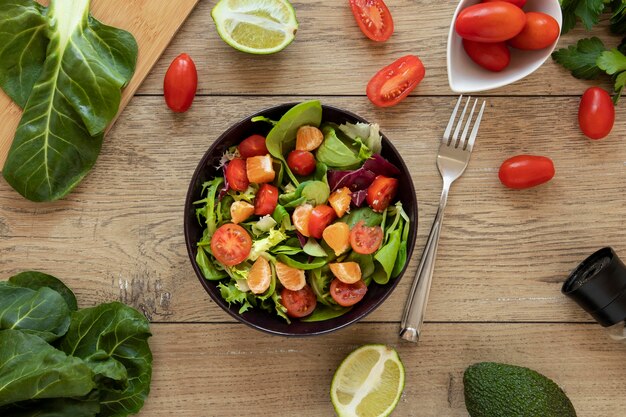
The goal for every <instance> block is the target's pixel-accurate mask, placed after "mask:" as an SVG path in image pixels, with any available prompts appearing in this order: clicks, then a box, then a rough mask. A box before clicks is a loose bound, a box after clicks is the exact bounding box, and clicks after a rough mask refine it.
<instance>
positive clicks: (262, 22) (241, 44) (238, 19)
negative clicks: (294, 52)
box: [211, 0, 298, 54]
mask: <svg viewBox="0 0 626 417" xmlns="http://www.w3.org/2000/svg"><path fill="white" fill-rule="evenodd" d="M211 16H212V17H213V21H214V22H215V26H216V27H217V33H218V34H219V35H220V36H221V38H222V39H223V40H224V42H226V43H227V44H229V45H230V46H232V47H233V48H235V49H237V50H239V51H243V52H248V53H251V54H272V53H274V52H278V51H280V50H282V49H284V48H285V47H286V46H287V45H289V44H290V43H291V41H293V39H294V37H295V36H296V31H297V30H298V21H297V20H296V12H295V11H294V9H293V6H292V5H291V3H289V2H288V1H287V0H220V1H218V2H217V4H216V5H215V7H214V8H213V11H212V12H211Z"/></svg>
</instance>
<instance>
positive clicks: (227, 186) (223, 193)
mask: <svg viewBox="0 0 626 417" xmlns="http://www.w3.org/2000/svg"><path fill="white" fill-rule="evenodd" d="M227 166H228V162H226V163H225V164H224V165H222V170H224V186H223V187H222V189H221V190H220V192H219V194H218V195H217V201H220V200H221V199H222V198H224V196H225V195H226V193H227V192H228V190H229V189H230V184H229V183H228V177H227V176H226V167H227Z"/></svg>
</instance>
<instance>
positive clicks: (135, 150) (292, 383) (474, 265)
mask: <svg viewBox="0 0 626 417" xmlns="http://www.w3.org/2000/svg"><path fill="white" fill-rule="evenodd" d="M214 3H215V1H206V0H201V1H200V3H199V4H198V6H197V8H196V10H195V11H194V12H193V13H192V15H191V17H190V18H189V20H188V21H187V23H186V24H185V25H184V26H183V27H182V29H181V31H180V32H179V34H178V35H177V36H176V38H175V39H174V41H173V42H172V44H171V45H170V47H169V48H168V49H167V50H166V52H165V54H164V55H163V57H162V58H161V60H160V61H159V62H158V64H157V65H156V67H155V68H154V69H153V71H152V73H151V75H150V76H149V77H148V79H147V80H146V81H145V83H144V84H143V86H142V87H141V88H140V90H139V92H138V94H137V95H136V96H135V97H134V98H133V100H131V102H130V105H129V106H128V107H127V108H126V110H125V111H124V112H123V114H122V115H121V117H120V118H119V120H118V121H117V123H116V125H115V126H114V128H113V129H112V130H111V132H110V134H109V135H108V137H107V138H106V141H105V144H104V147H103V150H102V154H101V156H100V159H99V160H98V162H97V164H96V167H95V169H94V170H93V172H92V173H91V174H90V175H89V176H88V177H87V178H86V180H85V181H84V182H83V183H82V184H81V185H80V186H79V187H77V189H76V190H75V192H74V193H72V194H71V195H70V196H69V197H68V198H66V199H65V200H63V201H59V202H55V203H51V204H36V203H31V202H28V201H26V200H24V199H23V198H21V197H20V196H19V195H18V194H16V193H15V192H14V191H13V190H12V189H11V188H10V187H9V186H8V184H7V183H6V182H5V181H4V180H0V277H2V279H5V278H6V277H8V276H10V275H12V274H14V273H17V272H19V271H22V270H25V269H36V270H41V271H45V272H48V273H51V274H53V275H56V276H58V277H60V278H62V279H63V280H64V281H65V282H66V283H67V284H68V285H69V286H70V287H71V288H73V289H74V290H75V292H76V293H77V297H78V299H79V303H80V304H81V306H91V305H94V304H96V303H101V302H105V301H111V300H120V301H123V302H125V303H128V304H130V305H132V306H134V307H135V308H137V309H139V310H140V311H142V312H143V313H144V314H145V315H146V316H147V317H148V318H149V319H150V320H151V321H152V331H153V333H154V336H153V338H152V339H151V346H152V349H153V352H154V358H155V359H154V374H153V383H152V392H151V395H150V397H149V399H148V401H147V402H146V405H145V407H144V409H143V411H142V412H141V414H140V416H142V417H166V416H167V417H169V416H173V415H176V416H190V417H196V416H243V415H246V416H268V415H276V416H330V415H332V414H333V410H332V406H331V405H330V401H329V396H328V390H329V385H330V381H331V377H332V375H333V372H334V370H335V369H336V367H337V366H338V365H339V363H340V361H341V359H342V358H343V357H344V356H345V355H346V354H348V353H349V352H350V351H351V350H352V349H354V348H356V347H357V346H359V345H361V344H364V343H387V344H389V345H391V346H394V347H395V348H396V349H398V351H399V353H400V356H401V358H402V360H403V361H404V364H405V366H406V371H407V381H406V388H405V392H404V395H403V397H402V400H401V402H400V404H399V406H398V408H397V410H396V412H395V414H394V415H397V416H467V412H466V410H465V407H464V402H463V393H462V388H463V387H462V373H463V371H464V369H465V368H466V367H467V366H468V365H470V364H472V363H474V362H478V361H486V360H489V361H502V362H507V363H512V364H518V365H523V366H529V367H532V368H533V369H535V370H537V371H539V372H542V373H543V374H545V375H547V376H549V377H551V378H553V379H554V380H556V381H557V382H558V383H559V384H560V385H561V386H562V387H563V388H564V390H565V391H566V392H567V394H568V395H569V397H570V398H571V400H572V402H573V404H574V406H575V407H576V409H577V411H578V414H579V415H580V416H598V417H599V416H602V417H606V416H610V417H612V416H622V415H624V414H625V413H626V412H625V411H624V410H626V396H624V395H623V393H624V382H625V381H626V346H622V345H620V344H617V343H616V342H613V341H611V340H610V339H608V337H606V335H605V334H604V332H603V329H602V328H601V327H600V326H599V325H597V324H595V323H594V322H593V321H592V320H591V318H590V317H589V316H588V315H586V314H585V313H584V312H583V311H582V310H581V309H580V308H578V307H577V306H576V305H575V304H574V303H573V302H572V301H570V300H568V299H566V298H565V297H564V296H563V295H561V293H560V287H561V284H562V282H563V280H564V279H565V278H566V276H567V275H568V273H569V272H570V271H571V270H572V269H573V268H574V267H575V266H576V265H577V263H578V262H579V261H580V260H582V259H583V258H584V257H585V256H587V255H588V254H590V253H591V252H593V251H594V250H596V249H598V248H600V247H602V246H604V245H611V246H613V247H614V248H615V250H616V251H617V252H618V253H620V254H622V257H626V232H625V230H624V228H625V227H626V222H625V221H624V201H625V197H624V196H625V195H626V162H625V161H626V143H625V142H624V136H625V135H626V125H625V124H624V123H621V122H620V121H621V120H623V118H624V117H626V111H625V110H624V107H625V105H624V99H622V103H620V106H618V108H617V120H618V122H617V123H616V125H615V127H614V129H613V132H612V133H611V135H610V136H609V137H608V138H607V139H605V140H603V141H599V142H592V141H589V140H587V139H585V138H584V137H583V136H582V134H581V133H580V132H579V129H578V127H577V122H576V112H577V107H578V101H579V96H580V95H581V94H582V92H583V91H584V89H585V88H586V87H588V86H590V85H591V84H590V83H588V82H583V81H579V80H576V79H574V78H573V77H571V76H570V75H569V73H568V72H566V71H565V70H564V69H562V68H560V67H559V66H557V65H556V64H554V63H553V62H551V61H549V62H547V63H546V64H545V65H544V66H543V67H542V68H541V69H540V70H538V71H537V72H536V73H534V74H532V75H531V76H529V77H528V78H527V79H525V80H523V81H521V82H518V83H515V84H514V85H511V86H508V87H505V88H502V89H498V90H495V91H493V92H490V93H488V94H486V96H487V100H488V107H487V109H486V111H485V116H484V118H483V122H482V125H481V130H480V135H479V138H478V140H477V145H476V147H475V150H474V154H473V156H472V161H471V163H470V166H469V168H468V170H467V171H466V173H465V174H464V176H463V177H462V178H461V179H460V180H459V181H458V182H457V183H455V184H454V186H453V187H452V192H451V195H450V199H449V204H448V208H447V211H446V218H445V221H444V228H443V231H442V235H441V241H440V246H439V255H438V260H437V265H436V269H435V276H434V281H433V286H432V291H431V296H430V302H429V305H428V310H427V315H426V320H427V322H426V325H425V328H424V335H423V340H422V341H421V342H420V344H419V345H417V346H416V345H412V344H408V343H405V342H402V341H400V340H399V339H398V337H397V333H398V328H399V320H400V315H401V312H402V308H403V305H404V302H405V300H406V297H407V293H408V290H409V286H410V283H411V279H412V276H413V275H414V273H415V270H416V266H417V262H418V260H419V256H420V254H421V249H422V247H423V245H424V243H425V240H426V235H427V233H428V230H429V228H430V225H431V222H432V219H433V216H434V213H435V209H436V205H437V203H438V198H439V193H440V190H441V180H440V178H439V174H438V171H437V169H436V167H435V155H436V150H437V146H438V138H439V137H440V136H441V134H442V131H443V129H444V127H445V125H446V123H447V119H448V117H449V113H450V109H451V108H452V105H453V103H454V102H455V99H456V98H455V95H454V94H453V93H452V92H451V91H450V90H449V87H448V84H447V77H446V68H445V44H446V37H447V32H448V27H449V24H450V19H451V16H452V13H453V10H454V7H455V5H456V2H455V1H445V2H442V1H437V2H435V1H430V0H388V2H387V3H388V6H389V7H390V8H391V11H392V13H393V15H394V17H395V25H396V29H395V33H394V35H393V36H392V38H391V39H390V40H389V41H388V42H386V43H383V44H375V43H373V42H371V41H369V40H368V39H366V38H365V37H364V36H363V35H362V34H361V32H360V31H359V29H358V28H357V26H356V24H355V22H354V20H353V17H352V14H351V13H350V10H349V7H348V6H347V4H345V3H346V2H338V1H337V0H319V1H306V0H302V1H294V6H295V8H296V11H297V15H298V20H299V21H300V30H299V32H298V35H297V37H296V40H295V42H294V43H293V44H291V45H290V46H289V47H288V48H287V49H286V50H284V51H282V52H281V53H279V54H276V55H273V56H252V55H246V54H242V53H239V52H237V51H235V50H233V49H231V48H230V47H229V46H227V45H226V44H224V43H223V42H222V41H221V40H220V39H219V37H218V36H217V34H216V31H215V28H214V25H213V23H212V20H211V17H210V11H211V8H212V7H213V5H214ZM606 26H607V25H606V22H604V23H603V24H602V25H601V26H600V28H597V29H596V30H595V31H594V33H595V34H598V35H599V36H600V37H601V38H603V39H604V40H605V41H606V43H607V44H608V45H617V43H618V42H619V38H618V37H612V36H610V35H609V34H608V30H607V29H606ZM583 36H585V32H584V31H583V30H581V29H577V30H575V31H573V32H571V33H569V34H568V35H567V36H564V37H563V38H562V39H561V40H560V43H559V44H560V46H566V45H569V44H572V43H574V42H575V40H576V39H578V38H580V37H583ZM181 52H187V53H188V54H190V55H191V56H192V57H193V59H194V60H195V62H196V65H197V67H198V70H199V83H200V85H199V89H198V97H197V98H196V100H195V102H194V104H193V107H192V108H191V110H190V111H189V112H187V113H185V114H182V115H181V114H174V113H172V112H170V111H169V110H168V109H167V107H166V106H165V103H164V100H163V97H162V81H163V75H164V73H165V70H166V68H167V66H168V64H169V62H170V61H171V60H172V59H173V58H174V57H175V56H176V55H178V54H179V53H181ZM408 53H413V54H417V55H419V56H420V57H421V58H422V60H423V62H424V64H425V66H426V78H425V79H424V81H423V82H422V84H421V85H420V86H419V87H418V88H417V90H416V91H415V92H414V93H413V94H412V95H411V96H410V97H409V98H408V99H406V100H405V101H404V102H403V103H401V104H400V105H398V106H396V107H393V108H389V109H380V108H376V107H374V106H373V105H372V104H370V102H369V101H368V100H367V98H366V97H365V95H364V91H365V85H366V83H367V81H368V80H369V78H370V77H371V76H372V75H373V74H374V73H375V72H376V71H377V70H378V69H379V68H381V67H382V66H384V65H386V64H388V63H390V62H392V61H393V60H394V59H396V58H398V57H400V56H403V55H405V54H408ZM601 85H602V86H603V87H605V88H610V86H609V85H608V84H601ZM309 98H319V99H321V100H322V102H323V103H325V104H330V105H335V106H339V107H343V108H346V109H349V110H351V111H353V112H356V113H358V114H360V115H361V116H363V117H365V118H367V119H369V120H372V121H377V122H378V123H380V125H381V128H382V130H383V132H384V133H385V134H386V135H387V136H388V137H389V138H391V140H392V141H393V142H394V144H395V146H396V147H397V148H398V149H399V150H400V152H401V153H402V155H403V156H404V157H405V160H406V162H407V164H408V166H409V167H410V170H411V173H412V177H413V181H414V183H415V187H416V192H417V195H418V200H419V203H420V205H419V233H418V239H417V243H416V251H415V253H414V256H413V259H412V260H411V264H410V267H409V270H408V273H407V275H406V276H405V278H403V279H402V281H401V282H400V284H399V285H398V288H397V289H396V291H395V292H394V293H393V295H392V296H391V297H390V298H389V299H388V301H387V302H385V303H384V305H383V306H381V307H380V308H379V309H378V310H377V311H376V312H374V313H373V314H371V315H370V316H368V317H367V318H366V319H365V320H363V321H362V322H360V323H358V324H355V325H352V326H350V327H348V328H346V329H344V330H341V331H338V332H335V333H332V334H329V335H325V336H320V337H314V338H304V339H287V338H280V337H276V336H269V335H266V334H263V333H260V332H258V331H255V330H252V329H250V328H248V327H246V326H245V325H243V324H240V323H238V322H236V321H234V320H233V319H232V318H231V317H230V316H229V315H227V314H226V313H225V312H223V311H222V310H221V309H220V308H219V307H218V306H217V305H215V303H213V302H212V301H211V300H210V298H209V296H208V295H207V294H206V293H205V292H204V290H203V289H202V287H201V286H200V284H199V283H198V279H197V278H196V276H195V275H194V272H193V270H192V268H191V265H190V262H189V258H188V256H187V252H186V249H185V242H184V237H183V227H182V226H183V202H184V197H185V193H186V190H187V185H188V182H189V179H190V177H191V174H192V172H193V170H194V169H195V167H196V164H197V162H198V160H199V158H200V157H201V155H202V154H203V153H204V151H205V150H206V149H207V147H208V146H209V145H210V144H211V143H212V141H213V140H214V139H215V138H216V137H217V136H218V135H219V134H220V133H221V132H222V131H224V130H225V129H226V128H227V127H228V126H229V125H230V124H231V123H233V122H234V121H237V120H239V119H241V118H243V117H245V116H246V115H248V114H250V113H253V112H256V111H258V110H260V109H263V108H265V107H268V106H272V105H276V104H280V103H284V102H294V101H300V100H305V99H309ZM520 153H531V154H539V155H546V156H549V157H551V158H552V159H553V160H554V163H555V165H556V171H557V174H556V177H555V178H554V180H553V181H551V182H550V183H549V184H546V185H544V186H541V187H538V188H535V189H530V190H525V191H513V190H508V189H505V188H504V187H502V186H501V185H500V183H499V181H498V178H497V171H498V167H499V166H500V164H501V162H502V161H504V160H505V159H506V158H508V157H510V156H513V155H516V154H520Z"/></svg>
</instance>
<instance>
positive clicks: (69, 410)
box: [0, 391, 100, 417]
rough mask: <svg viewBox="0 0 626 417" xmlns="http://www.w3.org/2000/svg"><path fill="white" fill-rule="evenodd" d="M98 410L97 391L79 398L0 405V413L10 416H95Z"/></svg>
mask: <svg viewBox="0 0 626 417" xmlns="http://www.w3.org/2000/svg"><path fill="white" fill-rule="evenodd" d="M99 412H100V402H99V401H98V392H97V391H93V392H92V393H91V394H89V395H88V396H86V397H80V398H49V399H45V400H34V401H23V402H20V403H16V404H10V405H8V406H6V407H0V415H3V416H11V417H96V416H97V415H98V413H99Z"/></svg>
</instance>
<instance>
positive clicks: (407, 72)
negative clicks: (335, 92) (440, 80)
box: [365, 55, 426, 107]
mask: <svg viewBox="0 0 626 417" xmlns="http://www.w3.org/2000/svg"><path fill="white" fill-rule="evenodd" d="M424 74H426V70H425V69H424V64H422V61H420V59H419V58H418V57H416V56H415V55H407V56H403V57H402V58H398V59H397V60H396V61H394V62H392V63H391V64H389V65H387V66H386V67H385V68H383V69H381V70H380V71H378V72H377V73H376V74H374V76H373V77H372V79H371V80H370V81H369V83H367V89H366V90H365V92H366V93H367V98H369V99H370V101H371V102H372V103H374V104H375V105H377V106H379V107H389V106H393V105H395V104H398V103H399V102H401V101H402V100H404V98H405V97H406V96H408V95H409V93H410V92H411V91H413V90H414V89H415V87H417V85H418V84H419V83H420V82H421V81H422V79H424Z"/></svg>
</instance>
